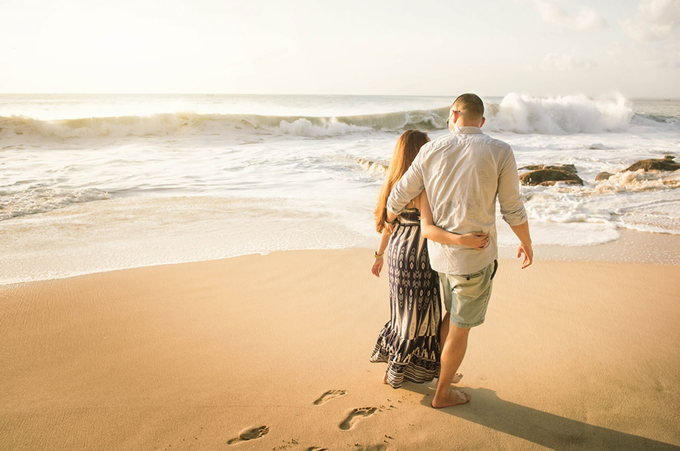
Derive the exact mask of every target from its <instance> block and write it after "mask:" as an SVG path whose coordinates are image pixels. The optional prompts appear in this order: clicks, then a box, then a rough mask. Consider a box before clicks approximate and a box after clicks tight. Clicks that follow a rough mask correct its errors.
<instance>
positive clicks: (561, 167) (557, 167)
mask: <svg viewBox="0 0 680 451" xmlns="http://www.w3.org/2000/svg"><path fill="white" fill-rule="evenodd" d="M520 169H528V170H530V171H543V170H551V171H564V172H569V173H571V174H576V166H574V165H573V164H550V165H548V164H534V165H529V166H524V167H523V168H520Z"/></svg>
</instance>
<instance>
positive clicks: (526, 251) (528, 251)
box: [517, 243, 534, 269]
mask: <svg viewBox="0 0 680 451" xmlns="http://www.w3.org/2000/svg"><path fill="white" fill-rule="evenodd" d="M522 255H524V260H523V261H522V269H524V268H526V267H527V266H530V265H531V264H532V263H533V261H534V250H533V249H532V248H531V243H529V244H524V243H520V245H519V246H518V247H517V258H520V257H521V256H522Z"/></svg>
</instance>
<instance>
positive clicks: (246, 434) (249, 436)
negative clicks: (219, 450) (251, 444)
mask: <svg viewBox="0 0 680 451" xmlns="http://www.w3.org/2000/svg"><path fill="white" fill-rule="evenodd" d="M268 432H269V426H260V427H259V428H254V429H247V430H245V431H243V432H241V433H240V434H239V435H238V437H236V438H232V439H231V440H229V441H228V442H227V445H234V444H236V443H239V442H246V441H248V440H254V439H256V438H260V437H262V436H263V435H267V433H268Z"/></svg>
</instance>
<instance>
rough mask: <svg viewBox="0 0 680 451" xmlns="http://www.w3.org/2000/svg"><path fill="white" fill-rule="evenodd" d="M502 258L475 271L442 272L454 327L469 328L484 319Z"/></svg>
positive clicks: (447, 305)
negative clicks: (459, 272) (466, 272)
mask: <svg viewBox="0 0 680 451" xmlns="http://www.w3.org/2000/svg"><path fill="white" fill-rule="evenodd" d="M497 268H498V261H497V260H494V261H493V262H492V263H490V264H489V265H488V266H487V267H486V268H484V269H481V270H479V271H477V272H474V273H472V274H463V275H455V274H444V273H439V282H440V284H441V293H442V297H443V298H444V307H445V308H446V311H447V312H449V313H451V323H452V324H453V325H454V326H457V327H460V328H463V329H469V328H470V327H475V326H479V325H480V324H482V323H483V322H484V317H485V316H486V307H487V306H488V305H489V298H490V297H491V288H492V286H493V278H494V276H495V275H496V269H497Z"/></svg>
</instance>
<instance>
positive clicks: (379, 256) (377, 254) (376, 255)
mask: <svg viewBox="0 0 680 451" xmlns="http://www.w3.org/2000/svg"><path fill="white" fill-rule="evenodd" d="M383 255H385V252H383V253H382V254H379V253H378V251H375V252H374V253H373V256H374V257H375V258H382V257H383Z"/></svg>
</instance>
